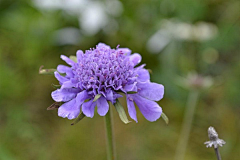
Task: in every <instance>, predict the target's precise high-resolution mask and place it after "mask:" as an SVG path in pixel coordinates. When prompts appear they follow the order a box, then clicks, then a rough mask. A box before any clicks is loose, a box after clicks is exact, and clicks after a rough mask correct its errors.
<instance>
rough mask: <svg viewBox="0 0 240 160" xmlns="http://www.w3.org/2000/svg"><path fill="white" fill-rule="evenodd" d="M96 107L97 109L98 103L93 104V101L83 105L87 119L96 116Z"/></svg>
mask: <svg viewBox="0 0 240 160" xmlns="http://www.w3.org/2000/svg"><path fill="white" fill-rule="evenodd" d="M95 107H96V102H93V100H90V101H88V102H85V103H83V104H82V111H83V113H84V114H85V115H86V116H87V117H91V118H92V117H93V116H94V109H95Z"/></svg>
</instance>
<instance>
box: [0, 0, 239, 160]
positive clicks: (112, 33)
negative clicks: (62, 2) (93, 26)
mask: <svg viewBox="0 0 240 160" xmlns="http://www.w3.org/2000/svg"><path fill="white" fill-rule="evenodd" d="M95 2H96V1H95ZM101 2H102V4H103V5H106V4H108V2H109V1H101ZM121 4H122V10H123V11H122V13H121V14H120V15H119V16H112V15H109V16H110V17H111V18H112V19H113V20H114V22H116V23H117V25H118V27H117V29H115V30H104V28H103V29H100V30H99V31H98V32H97V33H96V34H93V35H87V34H84V31H83V30H82V28H81V27H80V26H81V22H79V21H78V19H79V17H78V16H77V15H74V14H70V13H68V12H67V11H65V10H63V9H49V10H46V9H41V8H39V7H37V6H36V4H35V3H34V1H30V0H18V1H14V0H1V1H0V137H1V138H0V159H3V160H26V159H39V160H47V159H56V160H63V159H89V160H95V159H98V160H101V159H103V160H104V159H106V151H105V147H106V144H105V130H104V121H103V120H104V117H100V116H99V115H97V114H96V115H95V116H94V118H93V119H91V118H85V119H84V120H82V121H81V122H80V123H78V124H77V125H75V126H71V125H70V124H71V121H69V120H67V119H63V118H60V117H58V116H57V111H47V110H46V108H47V107H48V106H49V105H50V104H51V103H53V101H52V99H51V97H50V93H51V91H53V88H51V84H52V83H54V84H57V81H56V80H55V78H54V77H51V76H43V75H39V74H38V69H39V67H40V66H41V65H44V66H45V68H56V66H57V65H58V64H60V63H61V64H64V62H62V61H61V60H60V58H59V57H60V55H61V54H65V55H68V56H69V55H74V54H75V52H76V51H77V50H78V49H82V50H86V49H89V48H90V47H93V46H95V45H96V44H97V43H98V42H104V43H106V44H109V45H110V46H112V47H115V46H117V45H118V44H120V45H121V47H128V48H130V49H132V51H133V52H138V53H140V54H141V55H142V57H143V61H142V63H146V64H147V66H146V67H147V68H149V69H151V70H152V71H153V74H152V81H155V82H157V83H161V84H163V85H164V86H165V97H164V99H163V100H161V101H160V102H159V104H160V105H161V106H162V108H163V110H164V112H165V113H166V114H167V115H168V117H169V119H170V124H169V125H168V126H166V125H165V124H164V122H163V121H162V120H158V121H157V122H153V123H150V122H148V121H147V120H145V119H144V117H143V116H142V115H141V113H140V111H139V110H138V113H137V114H138V119H139V123H137V124H136V123H134V122H132V123H130V124H128V125H125V124H123V123H122V122H121V120H120V119H119V117H118V115H117V113H116V111H114V129H115V140H116V145H117V153H118V159H120V160H123V159H124V160H125V159H127V160H136V159H137V160H145V159H166V160H168V159H169V160H171V159H173V158H174V153H175V150H176V143H177V142H178V137H179V133H180V130H181V123H182V119H183V115H184V111H185V104H186V99H187V95H188V91H187V90H184V89H183V88H181V87H179V86H178V85H177V84H176V81H175V80H176V78H177V77H179V76H183V77H186V75H187V74H188V73H189V72H192V71H196V72H197V73H199V74H202V75H204V76H211V77H212V78H213V79H214V85H213V86H212V87H211V88H210V89H208V90H205V91H203V92H202V94H201V97H200V99H199V101H198V106H197V110H196V113H195V118H194V122H193V126H192V130H191V136H190V139H189V143H188V148H187V153H186V157H185V159H186V160H200V159H201V160H202V159H214V158H215V154H214V152H213V149H207V148H206V147H205V146H204V144H203V143H204V142H205V141H207V140H208V137H207V128H208V127H209V126H214V127H215V128H216V130H217V131H218V133H219V136H220V138H222V139H224V140H225V141H226V142H227V144H226V145H225V146H224V147H223V148H221V149H220V151H221V154H222V158H223V159H231V160H235V159H236V160H237V159H239V150H240V136H239V133H240V124H239V123H240V118H239V114H240V98H239V95H240V72H239V69H240V45H239V44H240V14H239V10H240V2H239V1H238V0H229V1H224V0H208V1H203V0H194V1H192V0H182V1H177V0H138V1H128V0H122V1H121ZM85 7H86V8H87V7H91V6H85ZM163 20H177V21H180V22H185V23H188V24H192V25H195V24H196V23H197V22H208V23H211V24H213V25H215V26H216V27H217V29H218V32H217V34H216V36H214V37H213V38H211V39H209V40H205V41H197V40H184V39H174V38H172V39H171V40H170V42H169V43H168V44H167V46H166V47H165V48H163V49H162V50H161V51H159V52H158V54H151V53H150V52H149V51H148V50H147V47H146V44H147V42H148V40H149V38H150V37H151V36H152V35H153V34H155V33H156V32H157V31H158V30H159V29H160V28H161V25H162V23H163ZM110 24H111V23H109V25H110ZM66 27H74V28H78V29H79V31H80V35H81V37H80V39H79V40H78V41H77V43H75V44H58V43H56V37H54V35H55V34H56V31H58V30H59V29H63V28H66ZM57 40H58V39H57ZM159 43H160V42H159ZM121 102H122V103H123V104H124V103H125V102H124V100H122V101H121Z"/></svg>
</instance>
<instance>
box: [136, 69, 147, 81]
mask: <svg viewBox="0 0 240 160" xmlns="http://www.w3.org/2000/svg"><path fill="white" fill-rule="evenodd" d="M137 74H138V79H137V80H138V81H141V82H146V81H149V80H150V75H149V72H148V70H146V69H139V70H138V71H137Z"/></svg>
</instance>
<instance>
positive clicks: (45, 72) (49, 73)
mask: <svg viewBox="0 0 240 160" xmlns="http://www.w3.org/2000/svg"><path fill="white" fill-rule="evenodd" d="M43 67H44V66H41V67H40V68H39V74H48V75H54V72H55V71H57V70H56V69H43Z"/></svg>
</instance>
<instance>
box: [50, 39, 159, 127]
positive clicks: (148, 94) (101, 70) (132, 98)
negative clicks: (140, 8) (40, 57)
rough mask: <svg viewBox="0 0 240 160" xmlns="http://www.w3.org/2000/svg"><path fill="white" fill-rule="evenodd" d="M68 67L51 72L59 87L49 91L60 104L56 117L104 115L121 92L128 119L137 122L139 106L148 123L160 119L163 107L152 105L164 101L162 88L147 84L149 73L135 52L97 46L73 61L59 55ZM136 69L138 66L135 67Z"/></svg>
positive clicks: (63, 66) (104, 45)
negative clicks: (95, 111)
mask: <svg viewBox="0 0 240 160" xmlns="http://www.w3.org/2000/svg"><path fill="white" fill-rule="evenodd" d="M61 58H62V59H63V60H64V61H65V62H66V63H67V64H68V65H70V67H69V66H65V65H58V67H57V71H56V72H55V73H54V74H55V77H56V78H57V80H58V81H59V83H60V85H61V87H60V88H59V89H57V90H55V91H53V92H52V94H51V95H52V98H53V100H55V101H56V102H63V104H62V105H61V106H60V107H59V108H58V115H59V116H60V117H63V118H66V117H67V118H68V119H75V118H77V117H78V115H79V114H80V111H82V112H83V114H84V115H86V116H87V117H91V118H92V117H93V116H94V110H95V107H96V106H97V112H98V114H99V115H100V116H105V115H106V113H107V112H108V111H109V103H108V102H111V103H112V104H115V103H116V101H117V99H118V98H119V97H122V95H121V94H119V93H123V94H125V95H126V99H127V108H128V113H129V115H130V117H131V118H132V119H133V120H135V121H136V122H137V116H136V108H135V105H134V102H135V103H136V105H137V106H138V108H139V110H140V111H141V113H142V114H143V116H144V117H145V118H146V119H147V120H149V121H156V120H157V119H158V118H160V116H161V113H162V108H161V107H160V106H159V105H158V104H157V103H156V102H155V101H159V100H160V99H162V98H163V94H164V87H163V85H161V84H157V83H152V82H150V75H149V72H148V70H146V69H145V68H144V66H145V65H144V64H143V65H140V66H137V65H138V64H139V63H140V62H141V56H140V55H139V54H138V53H134V54H131V50H130V49H128V48H118V47H117V48H116V49H111V48H110V47H109V46H108V45H106V44H103V43H99V44H98V45H97V46H96V49H90V50H86V51H85V53H84V52H83V51H81V50H78V51H77V54H76V61H74V60H72V59H70V58H68V57H66V56H64V55H61ZM136 66H137V67H136Z"/></svg>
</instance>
